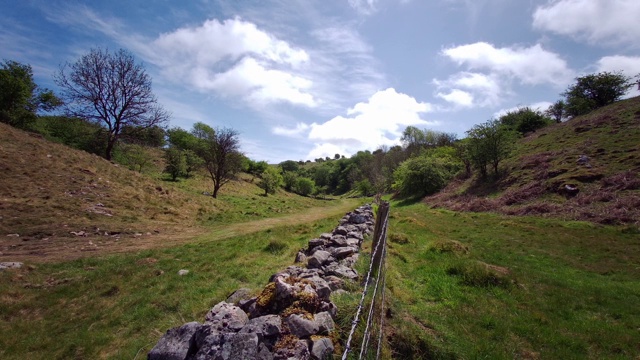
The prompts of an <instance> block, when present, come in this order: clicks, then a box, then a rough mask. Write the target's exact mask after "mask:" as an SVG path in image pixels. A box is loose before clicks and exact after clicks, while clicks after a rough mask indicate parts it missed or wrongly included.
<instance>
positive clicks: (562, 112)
mask: <svg viewBox="0 0 640 360" xmlns="http://www.w3.org/2000/svg"><path fill="white" fill-rule="evenodd" d="M544 114H545V115H546V116H548V117H550V118H552V119H553V120H555V122H557V123H561V122H562V119H564V118H565V116H566V104H565V103H564V101H562V100H558V101H556V102H555V103H553V104H552V105H550V106H549V108H547V110H545V111H544Z"/></svg>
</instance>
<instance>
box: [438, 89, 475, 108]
mask: <svg viewBox="0 0 640 360" xmlns="http://www.w3.org/2000/svg"><path fill="white" fill-rule="evenodd" d="M436 97H439V98H441V99H443V100H445V101H447V102H450V103H452V104H454V105H456V106H460V107H471V106H473V95H471V94H470V93H469V92H467V91H463V90H460V89H453V90H451V91H449V92H448V93H441V92H439V93H437V94H436Z"/></svg>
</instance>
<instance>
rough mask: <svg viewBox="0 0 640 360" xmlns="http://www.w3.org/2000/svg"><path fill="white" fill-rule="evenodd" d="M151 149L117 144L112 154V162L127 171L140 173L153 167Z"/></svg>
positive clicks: (135, 145)
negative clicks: (123, 166)
mask: <svg viewBox="0 0 640 360" xmlns="http://www.w3.org/2000/svg"><path fill="white" fill-rule="evenodd" d="M153 159H154V156H153V154H152V153H151V148H149V147H148V146H142V145H137V144H124V143H121V144H118V147H117V148H116V149H115V151H114V152H113V160H114V161H115V162H117V163H119V164H122V165H125V166H127V167H128V168H129V169H131V170H134V171H137V172H139V173H142V172H144V171H146V170H150V169H151V168H152V166H153Z"/></svg>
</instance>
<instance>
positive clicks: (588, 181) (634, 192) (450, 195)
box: [424, 97, 640, 224]
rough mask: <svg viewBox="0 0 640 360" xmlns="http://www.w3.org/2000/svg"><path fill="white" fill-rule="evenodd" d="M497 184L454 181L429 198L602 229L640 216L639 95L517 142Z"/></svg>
mask: <svg viewBox="0 0 640 360" xmlns="http://www.w3.org/2000/svg"><path fill="white" fill-rule="evenodd" d="M501 166H502V167H503V169H504V170H505V171H506V173H505V174H504V175H503V176H502V178H501V179H500V180H498V181H497V182H491V181H487V182H483V181H478V180H476V179H467V180H464V181H455V182H454V183H452V184H450V185H449V186H448V187H447V188H446V189H445V190H443V191H442V192H440V193H439V194H436V195H434V196H430V197H427V198H426V199H425V200H424V201H425V202H427V203H428V204H430V205H433V206H437V207H445V208H448V209H452V210H465V211H496V212H500V213H504V214H510V215H528V214H534V215H543V216H554V217H555V216H557V217H560V218H564V219H571V220H588V221H593V222H598V223H603V224H630V223H635V224H638V221H639V220H638V219H640V176H639V175H638V173H639V172H640V97H636V98H632V99H627V100H624V101H620V102H617V103H615V104H612V105H609V106H606V107H604V108H601V109H599V110H596V111H594V112H592V113H590V114H587V115H584V116H579V117H576V118H573V119H571V120H569V121H567V122H564V123H560V124H554V125H551V126H549V127H546V128H544V129H541V130H538V131H536V132H535V133H532V134H530V135H528V136H526V137H524V138H522V139H520V140H519V142H518V143H517V144H516V147H515V149H514V151H513V152H512V154H511V156H510V157H509V158H508V159H506V160H505V161H504V162H503V164H502V165H501Z"/></svg>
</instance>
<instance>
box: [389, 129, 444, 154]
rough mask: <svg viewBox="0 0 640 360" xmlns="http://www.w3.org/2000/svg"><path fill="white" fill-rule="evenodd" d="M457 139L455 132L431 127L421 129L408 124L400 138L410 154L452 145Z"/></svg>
mask: <svg viewBox="0 0 640 360" xmlns="http://www.w3.org/2000/svg"><path fill="white" fill-rule="evenodd" d="M455 140H456V135H455V134H450V133H444V132H440V131H434V130H429V129H424V130H420V129H418V128H416V127H415V126H407V127H406V128H405V129H404V132H403V133H402V137H401V139H400V141H402V144H403V146H404V148H405V149H406V150H407V152H408V153H409V156H412V155H415V154H417V153H419V152H420V151H421V150H422V149H430V148H434V147H438V146H451V145H452V144H453V143H454V142H455Z"/></svg>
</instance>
